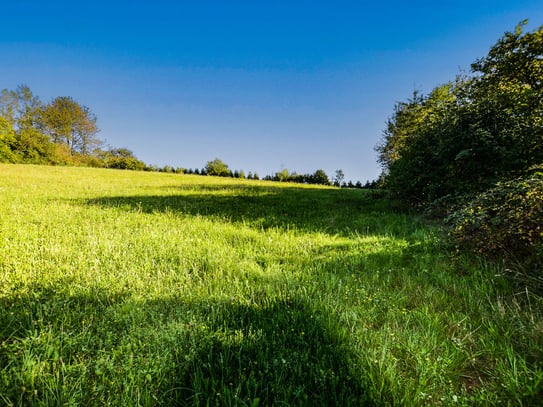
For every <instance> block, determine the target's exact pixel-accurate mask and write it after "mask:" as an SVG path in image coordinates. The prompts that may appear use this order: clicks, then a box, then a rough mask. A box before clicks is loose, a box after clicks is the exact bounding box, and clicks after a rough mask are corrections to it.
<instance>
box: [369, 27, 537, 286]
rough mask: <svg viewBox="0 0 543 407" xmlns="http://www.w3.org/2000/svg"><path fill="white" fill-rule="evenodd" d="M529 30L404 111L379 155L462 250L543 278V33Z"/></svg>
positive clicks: (410, 200)
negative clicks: (542, 272) (444, 223)
mask: <svg viewBox="0 0 543 407" xmlns="http://www.w3.org/2000/svg"><path fill="white" fill-rule="evenodd" d="M526 23H527V21H524V22H523V23H521V24H519V25H518V26H517V27H516V29H515V30H514V31H513V32H506V33H505V35H504V36H503V37H502V38H500V39H499V40H498V41H497V43H496V44H495V45H493V46H492V47H491V49H490V51H489V53H488V55H487V56H485V57H483V58H479V59H477V60H476V61H475V62H474V63H473V64H472V65H471V71H470V73H468V74H462V75H459V76H457V77H456V78H455V79H454V80H452V81H450V82H448V83H446V84H443V85H440V86H437V87H436V88H434V89H433V90H432V91H431V92H430V93H429V94H427V95H423V94H420V93H419V92H414V94H413V96H412V98H410V99H408V100H407V101H405V102H401V103H398V104H397V105H396V106H395V108H394V111H393V114H392V116H391V117H390V119H389V120H388V122H387V124H386V128H385V130H384V132H383V137H382V139H381V142H380V143H379V144H378V146H377V147H376V150H377V152H378V155H379V162H380V164H381V165H382V168H383V172H382V175H381V178H380V184H381V185H382V186H383V187H384V188H386V189H387V190H388V191H389V192H390V194H391V195H392V196H393V197H395V198H397V199H399V200H400V201H401V202H403V203H405V204H407V205H409V206H411V207H415V208H419V209H420V208H424V209H425V210H426V211H427V212H428V213H434V214H436V215H440V216H442V217H444V218H445V219H446V221H447V222H448V223H449V225H450V226H451V228H452V236H453V237H454V239H455V242H456V244H457V245H458V246H462V247H464V248H469V249H475V250H476V251H477V252H478V253H480V254H484V255H488V256H491V257H496V258H504V257H505V258H507V259H509V263H510V264H516V265H517V266H518V269H519V270H520V269H524V270H538V269H539V270H541V266H542V265H543V260H542V259H543V222H542V220H543V165H542V164H543V27H540V28H539V29H537V30H534V31H533V32H524V26H525V25H526ZM539 273H540V271H539ZM538 278H539V279H541V276H540V275H539V276H538Z"/></svg>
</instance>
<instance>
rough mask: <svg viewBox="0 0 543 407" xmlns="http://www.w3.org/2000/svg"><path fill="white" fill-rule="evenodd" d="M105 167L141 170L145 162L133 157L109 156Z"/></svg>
mask: <svg viewBox="0 0 543 407" xmlns="http://www.w3.org/2000/svg"><path fill="white" fill-rule="evenodd" d="M106 167H107V168H116V169H119V170H135V171H143V170H144V169H145V163H144V162H142V161H139V160H138V159H136V158H133V157H109V158H108V159H107V160H106Z"/></svg>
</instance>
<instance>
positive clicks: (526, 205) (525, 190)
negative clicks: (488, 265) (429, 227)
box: [447, 166, 543, 279]
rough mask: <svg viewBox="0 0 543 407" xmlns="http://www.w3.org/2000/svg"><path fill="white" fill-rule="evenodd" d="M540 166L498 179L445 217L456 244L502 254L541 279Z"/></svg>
mask: <svg viewBox="0 0 543 407" xmlns="http://www.w3.org/2000/svg"><path fill="white" fill-rule="evenodd" d="M542 170H543V166H537V167H534V168H532V170H531V171H529V172H528V174H527V175H525V176H523V177H520V178H516V179H514V180H510V181H504V182H499V183H497V184H496V186H495V187H494V188H491V189H489V190H487V191H485V192H483V193H481V194H479V195H477V196H476V197H475V199H473V200H472V201H471V202H470V203H469V204H467V205H466V206H464V207H463V208H462V209H460V210H458V211H456V212H454V213H453V214H452V215H450V216H449V217H448V218H447V220H448V222H449V223H450V224H451V226H452V230H451V235H452V237H453V239H454V241H455V244H456V246H457V248H459V249H470V250H473V251H475V252H476V253H478V254H481V255H485V256H487V257H491V258H502V259H505V260H506V261H507V262H508V265H509V267H514V266H516V268H517V270H518V271H524V272H526V273H527V274H531V275H533V276H535V277H537V278H538V279H541V276H540V274H541V267H542V266H543V171H542Z"/></svg>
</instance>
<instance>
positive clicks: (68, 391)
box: [0, 286, 371, 405]
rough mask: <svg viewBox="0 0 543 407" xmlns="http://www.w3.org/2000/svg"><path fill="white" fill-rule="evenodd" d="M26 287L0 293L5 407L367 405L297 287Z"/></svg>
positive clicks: (333, 337)
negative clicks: (226, 291) (255, 298)
mask: <svg viewBox="0 0 543 407" xmlns="http://www.w3.org/2000/svg"><path fill="white" fill-rule="evenodd" d="M27 292H28V294H25V295H18V296H16V297H12V298H8V297H4V298H3V299H2V300H1V302H2V310H1V311H0V326H1V328H0V343H2V347H1V348H0V362H1V364H2V366H4V368H3V372H2V377H3V378H4V385H3V386H4V390H5V392H4V394H3V397H4V400H9V401H11V402H13V403H15V404H17V403H20V404H33V403H37V404H39V403H45V404H48V403H49V404H62V403H64V402H68V401H70V402H73V403H76V404H82V405H92V404H94V403H96V402H97V400H101V402H104V403H105V402H108V403H112V404H115V405H117V404H119V405H120V404H123V403H125V402H126V401H128V400H131V401H132V402H136V400H138V402H139V403H141V404H148V403H150V404H159V405H257V404H255V403H257V402H258V401H259V402H260V405H279V404H281V405H307V404H314V405H368V404H371V400H369V398H368V396H367V394H366V391H365V389H364V385H363V382H362V377H363V375H362V374H361V373H360V372H357V371H356V369H354V367H353V366H354V365H353V363H352V360H351V355H350V354H349V350H348V347H347V344H345V343H344V342H343V339H342V336H341V335H340V334H338V332H340V331H339V327H338V326H336V325H335V322H334V321H333V319H331V318H329V317H328V316H327V315H326V313H324V312H322V310H319V309H315V307H314V306H312V304H311V303H309V302H308V300H307V299H305V298H302V297H300V296H292V297H286V298H280V297H278V298H275V299H269V298H263V299H262V301H261V303H259V304H240V303H235V302H233V301H225V300H220V299H219V300H213V299H210V300H209V301H205V302H190V301H186V300H183V299H180V298H161V299H153V300H141V301H136V300H133V299H132V298H130V297H127V296H120V297H118V296H116V295H110V294H108V293H107V292H106V291H96V290H94V291H92V292H89V293H88V294H85V295H68V294H63V293H62V291H61V290H60V289H53V288H42V287H39V286H34V287H31V288H30V289H29V290H28V291H27ZM22 388H23V389H25V391H23V392H22V393H21V389H22ZM257 399H258V401H255V400H257ZM136 404H137V403H136Z"/></svg>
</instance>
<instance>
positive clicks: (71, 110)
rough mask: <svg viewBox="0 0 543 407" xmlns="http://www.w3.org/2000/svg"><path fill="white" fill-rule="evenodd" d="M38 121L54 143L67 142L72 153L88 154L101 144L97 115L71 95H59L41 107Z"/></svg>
mask: <svg viewBox="0 0 543 407" xmlns="http://www.w3.org/2000/svg"><path fill="white" fill-rule="evenodd" d="M38 122H39V127H40V129H41V130H42V131H43V132H44V133H46V134H48V135H49V137H50V138H51V140H52V141H53V142H54V143H57V144H61V143H64V144H66V145H67V146H68V147H69V148H70V152H71V153H72V154H74V153H76V152H79V153H81V154H83V155H87V154H88V153H89V152H90V151H92V150H93V149H94V148H95V147H96V146H98V145H99V144H100V142H99V140H98V139H97V138H96V137H95V135H96V134H97V133H98V127H97V126H96V116H95V115H94V114H93V113H92V112H91V111H90V110H89V108H88V107H86V106H81V105H80V104H79V103H77V102H76V101H75V100H73V99H72V98H71V97H66V96H61V97H57V98H55V99H54V100H53V101H52V102H51V103H49V104H48V105H46V106H44V107H43V108H42V109H40V112H39V118H38Z"/></svg>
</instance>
